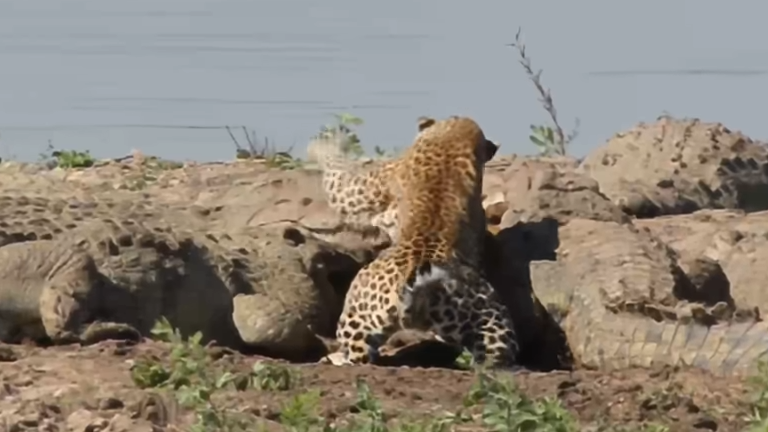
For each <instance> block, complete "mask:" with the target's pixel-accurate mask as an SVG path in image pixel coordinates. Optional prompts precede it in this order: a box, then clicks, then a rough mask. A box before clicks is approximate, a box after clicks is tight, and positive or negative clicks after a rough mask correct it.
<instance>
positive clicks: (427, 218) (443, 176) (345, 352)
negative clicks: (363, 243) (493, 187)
mask: <svg viewBox="0 0 768 432" xmlns="http://www.w3.org/2000/svg"><path fill="white" fill-rule="evenodd" d="M497 149H498V145H497V144H496V143H494V142H493V141H491V140H489V139H487V138H486V137H485V134H484V132H483V130H482V129H481V128H480V126H479V124H478V123H477V122H476V121H475V120H473V119H472V118H470V117H466V116H455V115H454V116H450V117H447V118H445V119H442V120H435V119H432V118H424V119H420V122H419V131H418V133H417V135H416V138H415V140H414V142H413V144H412V145H411V146H410V147H409V148H408V149H407V150H406V151H405V152H404V154H403V155H402V157H401V158H400V159H399V160H398V161H397V163H396V164H395V165H393V166H391V167H389V169H390V170H391V171H390V174H391V175H392V176H391V178H390V179H389V181H388V183H387V182H385V183H384V184H385V186H384V188H386V189H387V192H388V193H390V194H391V195H392V200H393V201H392V203H390V205H391V208H394V209H396V215H397V220H398V223H397V226H396V228H397V238H398V239H397V241H396V242H394V243H393V244H392V246H390V247H389V248H387V249H385V250H383V251H382V252H380V253H379V255H378V256H377V257H376V258H375V259H374V260H373V261H371V262H370V263H368V264H367V265H365V266H364V267H363V268H362V269H361V270H360V271H359V272H358V273H357V275H356V276H355V278H354V279H353V281H352V283H351V284H350V287H349V290H348V291H347V294H346V297H345V300H344V306H343V309H342V313H341V316H340V318H339V321H338V324H337V329H336V338H337V341H338V343H339V347H340V349H339V353H341V356H342V357H343V364H364V363H375V362H376V360H377V352H378V347H380V346H381V344H382V343H383V342H384V341H386V340H387V339H388V338H389V337H390V336H392V335H393V334H394V333H396V332H397V331H400V330H402V329H409V328H410V329H415V330H419V331H425V332H430V333H432V334H434V335H436V336H437V337H438V338H439V339H441V340H443V341H445V342H446V343H449V344H452V345H456V346H461V347H463V348H465V349H467V350H468V351H469V352H470V353H471V354H472V356H473V358H474V360H475V361H476V362H477V363H478V364H487V365H488V366H491V367H501V368H516V367H517V357H518V351H519V347H518V343H517V338H516V333H515V329H514V324H513V322H512V319H511V315H510V313H509V311H508V309H507V308H506V306H505V304H504V303H503V301H502V299H501V298H500V297H499V295H498V294H497V293H496V292H495V290H494V288H493V286H492V285H491V284H490V283H489V282H488V280H487V278H486V277H485V276H484V273H483V272H482V270H481V269H480V263H479V254H480V250H481V248H482V246H481V245H482V241H483V236H484V235H485V233H486V224H485V213H484V211H483V207H482V202H481V197H482V179H483V168H484V165H485V163H486V162H488V160H490V158H492V157H493V156H494V154H495V153H496V150H497Z"/></svg>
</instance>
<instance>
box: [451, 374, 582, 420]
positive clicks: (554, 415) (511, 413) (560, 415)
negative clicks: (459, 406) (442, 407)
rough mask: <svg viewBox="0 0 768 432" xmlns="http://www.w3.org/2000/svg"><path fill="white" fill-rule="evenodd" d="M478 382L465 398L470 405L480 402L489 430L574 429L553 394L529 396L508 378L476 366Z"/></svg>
mask: <svg viewBox="0 0 768 432" xmlns="http://www.w3.org/2000/svg"><path fill="white" fill-rule="evenodd" d="M477 374H478V376H477V383H476V384H475V386H474V387H473V388H472V390H471V391H470V392H469V394H468V395H467V397H466V398H465V401H464V405H465V406H467V407H469V406H473V405H477V404H482V406H483V413H482V420H483V424H484V425H485V426H486V427H488V428H489V429H488V430H489V431H499V432H501V431H505V432H524V431H541V432H571V431H573V432H576V431H578V430H579V428H578V426H577V424H576V421H575V420H574V419H573V417H572V416H571V414H570V413H569V412H568V411H567V410H566V409H565V408H563V407H562V405H561V404H560V401H559V400H557V399H556V398H543V399H541V400H531V399H529V398H528V397H526V396H525V395H523V394H521V393H520V392H519V391H518V389H517V386H515V384H514V383H512V382H510V381H505V380H500V379H498V378H496V377H494V376H492V375H489V374H487V373H485V372H483V371H482V370H480V369H478V372H477Z"/></svg>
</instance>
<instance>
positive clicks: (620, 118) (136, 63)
mask: <svg viewBox="0 0 768 432" xmlns="http://www.w3.org/2000/svg"><path fill="white" fill-rule="evenodd" d="M554 4H555V3H551V2H546V3H545V2H511V1H507V0H485V1H483V2H475V3H472V2H467V1H460V0H440V1H437V0H421V1H418V2H415V1H412V0H409V1H406V0H390V1H387V2H362V1H359V0H358V1H352V0H335V1H333V2H318V1H315V0H290V1H276V0H273V1H266V0H261V1H256V0H185V1H183V2H182V1H170V0H151V1H150V0H132V1H123V2H107V1H103V0H36V1H34V2H32V1H24V0H3V1H2V2H0V156H3V157H15V158H17V159H21V160H33V159H35V158H37V156H38V154H39V153H40V152H42V151H44V150H45V148H46V146H47V145H48V143H49V142H50V143H52V144H53V145H54V146H56V147H58V148H63V149H78V150H85V149H90V150H91V152H92V153H93V154H95V155H97V156H99V157H116V156H122V155H125V154H127V153H128V152H130V150H131V149H134V148H135V149H140V150H142V151H144V152H145V153H149V154H155V155H159V156H163V157H169V158H175V159H194V160H200V161H202V160H222V159H231V158H232V157H233V154H234V145H233V144H232V141H231V139H230V137H229V135H228V134H227V132H226V131H225V130H223V129H222V127H223V126H225V125H231V126H238V127H239V126H240V125H244V126H246V127H247V128H249V129H253V130H254V131H255V132H256V133H257V134H258V136H259V137H268V138H269V139H270V140H271V141H272V142H274V143H276V145H277V146H279V147H282V148H287V147H289V146H291V145H294V146H295V148H296V149H297V153H298V154H299V155H301V154H303V153H304V146H305V145H306V140H307V138H308V137H309V136H311V135H312V134H314V133H315V132H316V131H317V129H318V127H319V126H320V125H322V124H324V123H328V122H331V121H332V120H333V117H332V115H333V114H334V113H342V112H350V113H352V114H355V115H357V116H360V117H362V118H364V119H365V120H366V123H365V125H364V126H363V127H362V128H361V129H360V134H361V137H362V139H363V140H364V142H365V145H366V147H367V148H368V149H369V150H370V149H372V148H373V146H374V145H378V146H380V147H384V148H393V147H403V146H407V145H408V144H410V142H411V140H412V139H413V136H414V134H415V131H416V118H417V117H418V116H420V115H430V116H436V117H440V116H447V115H451V114H466V115H470V116H472V117H474V118H475V119H477V120H478V121H479V122H480V124H481V125H482V126H483V128H484V129H485V131H486V134H487V135H488V136H489V137H491V138H493V139H495V140H497V141H499V142H501V143H502V149H501V151H502V153H512V152H515V153H531V152H533V151H534V149H533V147H532V146H531V145H530V144H529V143H528V140H527V135H528V125H529V124H531V123H541V122H544V121H546V120H547V117H546V114H545V113H544V111H543V110H542V109H541V107H540V106H539V105H538V104H537V101H536V99H537V94H536V93H535V91H534V88H533V87H532V86H531V85H530V83H529V82H528V81H527V80H526V78H525V75H524V73H523V71H522V69H521V68H520V66H519V64H518V63H517V57H516V54H515V51H514V50H513V48H510V47H508V46H505V44H507V43H510V42H512V41H513V40H514V35H515V32H516V30H517V28H518V26H522V29H523V37H524V40H525V42H526V43H527V45H528V53H529V55H530V56H531V58H532V60H533V62H534V67H535V68H543V69H544V71H545V72H544V75H543V79H544V84H545V85H546V86H549V87H551V88H552V92H553V96H554V98H555V103H556V106H557V107H558V109H559V115H560V117H561V120H562V123H563V126H564V127H565V128H570V127H572V126H573V124H574V119H575V118H576V117H579V119H580V120H581V128H580V135H579V136H578V138H577V140H576V141H575V142H574V144H573V146H572V148H571V152H572V153H573V154H575V155H577V156H581V155H583V154H585V153H587V152H588V151H589V150H591V149H592V148H594V147H595V146H597V145H600V144H601V143H602V142H604V141H605V140H606V139H607V138H609V137H610V136H611V135H612V134H613V133H614V132H617V131H619V130H622V129H625V128H628V127H630V126H632V125H633V124H635V123H636V122H638V121H641V120H646V121H650V120H653V119H655V118H656V117H657V116H658V115H660V114H662V113H663V112H664V111H667V112H669V113H671V114H674V115H680V116H696V117H701V118H702V119H704V120H712V121H721V122H723V123H725V124H726V125H727V126H729V127H731V128H733V129H740V130H742V131H743V132H745V133H747V134H749V135H751V136H753V137H756V138H768V123H766V122H764V121H763V120H764V114H763V110H762V109H761V108H759V107H760V106H762V101H764V100H766V96H768V94H767V93H768V86H767V85H766V84H768V75H766V73H768V72H767V71H768V56H766V54H767V53H768V48H767V47H766V43H765V42H760V41H761V40H763V41H764V40H766V39H764V38H763V37H760V36H759V35H760V34H762V32H763V31H762V30H760V28H763V27H764V25H763V22H762V20H763V17H764V16H765V13H766V12H768V5H765V4H764V2H760V1H758V0H749V1H747V0H744V1H742V2H740V3H739V7H738V8H736V7H733V6H729V5H728V4H727V3H724V2H716V1H713V0H698V1H693V0H686V1H682V0H681V1H678V2H662V1H659V0H653V1H646V2H641V3H637V4H633V3H626V2H621V3H619V2H612V1H608V0H593V1H592V2H589V3H584V2H558V6H556V7H555V6H552V5H554ZM235 133H236V134H237V136H238V137H239V138H240V139H241V140H242V135H241V132H240V131H239V130H238V131H235Z"/></svg>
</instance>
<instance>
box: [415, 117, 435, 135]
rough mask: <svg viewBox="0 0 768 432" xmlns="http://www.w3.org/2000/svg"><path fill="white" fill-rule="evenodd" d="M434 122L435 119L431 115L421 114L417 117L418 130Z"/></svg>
mask: <svg viewBox="0 0 768 432" xmlns="http://www.w3.org/2000/svg"><path fill="white" fill-rule="evenodd" d="M433 124H435V119H433V118H432V117H427V116H421V117H419V119H418V125H419V132H421V131H423V130H424V129H426V128H428V127H430V126H432V125H433Z"/></svg>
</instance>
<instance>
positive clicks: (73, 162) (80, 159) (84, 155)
mask: <svg viewBox="0 0 768 432" xmlns="http://www.w3.org/2000/svg"><path fill="white" fill-rule="evenodd" d="M39 159H40V161H41V162H44V163H45V164H46V165H48V166H50V167H51V168H55V167H59V168H88V167H92V166H93V164H94V163H96V159H94V158H93V156H91V153H90V152H89V151H88V150H86V151H84V152H81V151H77V150H57V149H56V148H55V147H53V144H51V142H50V141H48V147H47V148H46V151H45V152H43V153H41V154H40V157H39Z"/></svg>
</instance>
